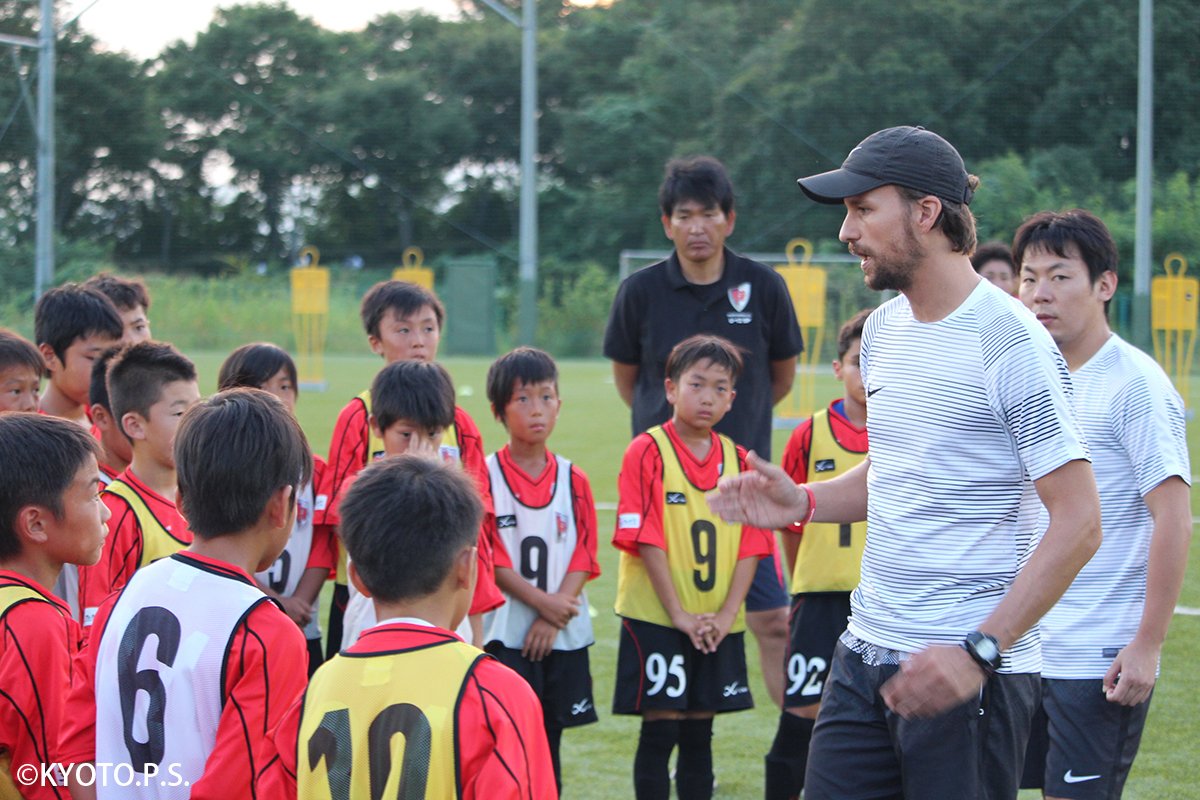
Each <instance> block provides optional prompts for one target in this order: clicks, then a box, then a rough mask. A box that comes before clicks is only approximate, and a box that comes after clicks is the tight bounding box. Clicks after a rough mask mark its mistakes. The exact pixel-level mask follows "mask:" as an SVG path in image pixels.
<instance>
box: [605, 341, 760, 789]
mask: <svg viewBox="0 0 1200 800" xmlns="http://www.w3.org/2000/svg"><path fill="white" fill-rule="evenodd" d="M741 368H742V356H741V353H740V352H739V351H738V349H737V348H736V347H735V346H734V345H733V344H731V343H730V342H729V341H727V340H725V339H722V338H721V337H719V336H710V335H704V334H700V335H696V336H692V337H690V338H688V339H685V340H683V341H682V342H680V343H679V344H678V345H676V346H675V348H674V349H673V350H672V351H671V354H670V355H669V356H668V358H667V368H666V373H667V377H666V380H665V381H664V388H665V389H666V395H667V402H669V403H670V404H671V406H672V407H673V409H674V414H673V416H672V418H671V420H670V421H668V422H667V423H666V424H664V425H661V426H656V427H654V428H651V429H650V430H648V431H646V432H645V433H642V434H639V435H638V436H637V437H635V438H634V440H633V443H632V444H630V446H629V449H628V450H626V451H625V459H624V461H623V463H622V465H621V475H620V479H619V486H620V499H619V501H618V506H617V529H616V533H615V535H614V536H613V544H614V545H615V546H616V547H617V548H618V549H620V551H621V563H620V572H619V575H618V579H617V604H616V611H617V614H619V615H620V616H621V617H622V621H621V639H620V652H619V654H618V658H617V683H616V692H615V695H614V699H613V712H614V713H616V714H640V715H641V716H642V729H641V736H640V738H639V741H638V750H637V756H636V758H635V760H634V765H633V776H634V790H635V794H636V796H637V797H638V799H639V800H665V799H666V798H667V797H668V796H669V795H670V791H671V783H670V779H669V777H668V774H667V762H668V759H669V758H670V755H671V751H672V750H674V749H675V747H676V745H678V747H679V758H678V760H677V761H676V790H677V792H678V796H679V797H680V798H681V800H693V798H710V797H712V792H713V764H712V720H713V715H714V714H716V713H722V712H726V711H740V710H743V709H747V708H751V707H752V706H753V700H752V699H751V697H750V687H749V686H748V684H747V678H746V654H745V650H744V648H743V644H742V634H743V630H744V627H745V623H744V610H743V605H744V601H745V597H746V592H747V591H748V590H749V588H750V582H751V580H752V579H753V577H754V571H755V569H756V567H757V566H758V561H759V559H760V558H762V557H764V556H767V555H769V554H770V553H772V552H773V551H774V541H773V535H772V533H771V532H769V531H765V530H761V529H758V528H752V527H749V526H743V525H740V524H731V523H726V522H723V521H722V520H721V519H720V518H719V517H717V516H716V515H715V514H713V513H712V512H711V511H710V510H709V508H708V506H707V504H706V502H705V492H708V491H710V490H712V489H715V488H716V486H717V482H718V480H720V479H721V478H728V477H731V476H733V475H736V474H738V473H740V472H741V471H742V470H744V469H745V468H746V466H745V459H746V453H745V451H744V450H743V449H742V448H740V447H738V446H737V445H736V444H734V443H733V441H731V440H730V439H729V438H727V437H725V436H722V435H720V434H717V433H716V432H715V431H713V426H714V425H716V424H717V422H719V421H720V419H721V417H723V416H725V413H726V412H727V411H729V407H730V406H731V405H732V404H733V399H734V395H735V392H734V384H735V383H736V381H737V378H738V375H739V374H740V373H741Z"/></svg>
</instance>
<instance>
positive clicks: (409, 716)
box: [261, 455, 558, 800]
mask: <svg viewBox="0 0 1200 800" xmlns="http://www.w3.org/2000/svg"><path fill="white" fill-rule="evenodd" d="M482 518H483V508H482V503H481V502H480V499H479V492H478V489H477V487H476V486H475V485H474V482H473V481H472V480H471V479H470V478H469V477H468V476H466V475H464V474H463V472H462V470H460V469H458V468H456V467H454V466H453V465H448V464H439V463H435V462H433V461H431V460H430V459H428V458H424V457H421V456H415V455H402V456H397V457H395V458H388V459H384V460H383V461H380V462H378V463H375V464H372V465H371V466H369V467H367V468H366V469H365V470H363V471H362V473H361V474H360V475H359V476H358V477H357V478H356V479H355V481H354V484H353V486H351V487H350V490H349V492H347V494H346V497H345V498H344V499H343V501H342V539H343V541H344V542H345V544H346V549H347V550H348V551H349V553H350V556H351V561H350V579H351V580H352V581H354V585H355V586H356V587H357V588H358V589H359V591H361V592H363V593H364V594H366V595H369V596H371V597H372V598H373V599H374V603H375V610H376V616H377V617H378V618H379V619H380V620H381V621H380V622H379V624H378V625H376V626H374V627H372V628H370V629H368V630H367V631H365V632H364V633H363V634H362V636H361V637H359V639H358V641H357V642H356V643H355V644H354V646H353V647H351V648H349V649H348V650H346V651H345V652H344V653H342V654H340V655H337V656H334V657H333V658H332V659H331V660H329V661H327V662H325V664H323V665H322V666H321V668H320V669H318V670H317V673H316V675H314V676H313V679H312V683H311V684H310V685H309V688H308V691H307V692H305V694H304V698H303V699H302V700H301V701H300V702H298V703H296V704H295V706H293V707H292V708H291V709H290V710H289V711H288V713H287V714H286V715H285V717H284V720H283V722H282V723H281V724H280V725H279V727H278V728H277V729H276V731H275V732H274V734H273V735H272V739H273V741H274V744H275V749H276V752H277V753H278V760H277V761H275V762H274V763H273V764H271V765H270V766H269V768H268V770H267V772H266V774H265V775H264V780H263V782H262V785H261V790H262V793H263V796H268V797H271V798H293V797H301V798H309V797H329V796H330V795H331V794H332V793H333V792H334V787H340V790H341V794H335V795H334V796H342V797H371V796H387V797H397V796H401V795H402V796H406V797H439V798H441V797H459V798H463V800H476V798H478V800H484V798H486V800H493V799H497V800H508V798H513V799H514V800H515V799H516V798H521V799H522V800H544V799H545V798H555V797H557V796H558V792H557V791H556V790H555V786H554V772H553V769H552V768H551V765H550V754H549V752H548V750H547V747H546V737H545V733H544V731H543V729H542V719H541V717H542V714H541V709H540V707H539V705H538V701H537V698H536V697H535V696H534V694H533V690H531V689H530V688H529V685H528V684H527V683H526V682H525V681H524V680H523V679H522V678H521V677H520V676H519V675H517V674H516V673H514V672H513V671H512V670H510V669H508V668H507V667H505V666H503V665H502V664H500V663H498V662H497V661H495V660H494V659H492V658H491V657H489V656H487V655H485V654H483V653H481V652H479V650H477V649H475V648H474V647H471V646H470V645H468V644H466V643H465V642H463V641H462V639H460V638H459V637H458V636H456V635H455V634H454V633H452V631H453V629H454V628H455V627H457V626H458V625H459V624H460V623H461V621H462V619H463V618H464V616H465V615H466V613H467V608H468V606H469V605H470V603H471V596H472V590H473V583H474V580H475V573H476V570H477V568H478V556H477V555H476V553H475V542H476V540H477V538H478V531H479V525H480V523H481V520H482ZM397 734H401V735H403V737H404V740H405V747H404V757H403V759H393V758H392V757H391V751H390V749H389V747H388V746H387V745H383V746H381V745H380V742H390V741H392V740H393V738H394V737H396V735H397ZM398 793H399V794H398Z"/></svg>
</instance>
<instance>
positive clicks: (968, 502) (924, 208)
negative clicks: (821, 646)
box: [710, 127, 1100, 800]
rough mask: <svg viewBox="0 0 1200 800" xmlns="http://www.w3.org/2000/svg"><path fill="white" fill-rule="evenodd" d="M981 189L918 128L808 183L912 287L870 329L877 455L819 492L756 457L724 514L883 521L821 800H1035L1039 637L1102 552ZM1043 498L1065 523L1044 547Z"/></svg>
mask: <svg viewBox="0 0 1200 800" xmlns="http://www.w3.org/2000/svg"><path fill="white" fill-rule="evenodd" d="M977 185H978V179H977V178H975V177H974V176H971V175H968V173H967V171H966V169H965V167H964V166H963V161H962V157H961V156H959V154H958V151H956V150H955V149H954V147H953V146H951V145H950V143H949V142H947V141H946V140H945V139H943V138H942V137H940V136H938V135H937V134H934V133H932V132H930V131H927V130H924V129H923V128H913V127H898V128H888V129H886V130H883V131H879V132H877V133H875V134H872V135H871V136H869V137H867V138H866V139H865V140H863V142H862V143H861V144H859V146H858V147H855V148H854V149H853V150H852V151H851V152H850V155H849V156H847V157H846V160H845V161H844V162H843V164H842V166H841V168H840V169H837V170H833V171H831V172H828V173H824V174H822V175H816V176H813V177H810V178H802V179H801V180H800V186H801V188H802V189H803V190H804V191H805V193H806V194H808V196H809V197H811V198H813V199H815V200H817V201H819V202H826V203H844V204H845V207H846V217H845V221H844V222H843V223H842V229H841V232H840V234H839V236H840V238H841V239H842V240H843V241H845V242H847V243H848V245H849V248H850V252H852V253H854V254H855V255H857V256H859V257H860V258H861V259H862V265H861V266H862V270H863V273H864V274H865V277H866V282H867V285H868V286H869V287H871V288H873V289H893V290H896V291H898V292H899V293H900V294H899V296H898V297H896V298H894V299H892V300H890V301H888V302H886V303H884V304H883V305H882V306H880V307H879V308H878V309H877V310H876V311H874V312H873V313H872V314H871V316H870V318H869V319H868V320H867V324H866V327H865V328H864V329H863V338H862V352H861V357H860V367H861V371H862V376H863V383H864V386H865V387H866V390H867V392H866V395H867V429H868V433H869V436H870V440H871V450H870V455H869V456H868V457H867V459H866V461H864V462H863V463H862V464H860V465H859V466H858V467H856V468H855V469H853V470H851V471H850V472H848V473H846V474H845V475H841V476H839V477H837V478H834V479H833V480H829V481H819V482H817V483H811V484H804V485H803V486H799V487H798V486H797V485H796V484H795V483H794V482H792V481H791V479H790V478H789V477H788V475H787V474H786V473H785V472H784V471H783V470H781V469H779V468H777V467H773V466H771V465H769V464H765V463H764V462H762V461H761V460H760V459H757V458H755V459H752V460H751V466H753V467H754V468H755V472H752V473H747V474H742V475H740V476H738V477H737V478H734V479H727V480H726V481H723V482H722V487H721V491H720V493H719V494H718V495H715V496H713V497H711V498H710V503H711V504H712V506H713V508H714V509H715V510H716V511H718V512H719V513H720V514H721V515H722V516H723V517H725V518H727V519H736V520H743V521H748V522H750V523H751V524H755V525H766V526H770V527H780V526H783V525H787V524H791V523H792V522H794V521H798V520H803V521H805V522H807V521H811V520H813V519H815V520H816V521H818V522H837V523H843V522H856V521H858V520H862V519H866V520H867V524H868V528H869V530H870V535H869V536H868V537H867V546H866V549H865V551H864V553H863V561H862V579H861V582H860V583H859V586H858V588H857V589H855V591H854V592H853V594H852V595H851V598H850V600H851V609H852V611H851V617H850V621H849V625H848V628H847V631H846V633H845V634H843V635H842V637H841V641H840V642H839V644H838V647H837V650H836V651H835V655H834V664H833V667H832V669H831V672H830V676H829V680H828V681H827V683H826V685H825V693H824V695H823V696H822V700H821V712H820V714H819V716H818V718H817V724H816V727H815V729H814V730H813V739H812V746H811V747H810V749H809V762H808V772H807V775H806V777H805V789H804V791H805V796H806V798H807V799H808V800H818V798H844V797H867V796H871V797H885V796H888V797H892V796H897V795H899V794H901V793H903V795H904V796H906V797H954V798H972V797H988V798H1015V797H1016V794H1017V784H1018V783H1019V780H1020V775H1021V767H1022V764H1023V761H1024V747H1025V740H1026V738H1027V736H1028V731H1029V725H1030V721H1031V719H1032V717H1033V712H1034V709H1035V707H1036V704H1037V694H1038V689H1039V678H1038V674H1037V673H1038V670H1039V669H1040V667H1041V658H1040V650H1039V647H1038V641H1037V629H1036V623H1037V621H1038V619H1039V618H1040V617H1041V616H1042V615H1043V614H1044V613H1045V612H1046V611H1047V610H1049V608H1050V607H1051V606H1052V605H1053V604H1054V602H1055V601H1056V600H1057V599H1058V597H1059V596H1060V595H1061V594H1062V593H1063V591H1065V590H1066V588H1067V586H1068V585H1069V584H1070V582H1071V579H1072V578H1073V577H1074V576H1075V574H1076V573H1077V572H1078V571H1079V569H1080V567H1082V566H1083V564H1084V563H1086V562H1087V560H1088V558H1090V557H1091V555H1092V553H1093V552H1095V550H1096V547H1097V546H1098V545H1099V537H1100V508H1099V505H1100V504H1099V499H1098V497H1097V496H1096V488H1095V481H1094V478H1093V476H1092V471H1091V467H1090V465H1089V464H1088V462H1087V451H1086V449H1085V446H1084V443H1083V439H1082V435H1081V434H1080V432H1079V428H1078V425H1077V424H1076V422H1075V421H1074V419H1073V417H1072V415H1071V409H1070V405H1069V402H1068V399H1067V393H1068V392H1069V387H1070V382H1069V375H1068V374H1067V369H1066V364H1065V363H1064V362H1063V361H1062V357H1061V355H1059V353H1058V350H1057V349H1056V348H1055V346H1054V342H1053V341H1052V340H1051V339H1050V337H1049V335H1048V334H1046V332H1045V330H1044V329H1042V327H1041V326H1040V325H1038V324H1037V321H1036V320H1035V319H1033V318H1032V317H1031V316H1030V315H1029V314H1028V313H1026V311H1025V310H1024V309H1022V308H1021V307H1020V303H1018V301H1017V300H1015V299H1014V298H1012V297H1011V296H1009V295H1006V294H1004V293H1003V292H1002V291H1000V290H999V289H997V288H996V287H995V286H993V285H992V284H990V283H988V282H987V281H985V280H983V279H982V278H980V276H979V275H978V274H976V273H975V270H974V269H973V268H972V267H971V262H970V259H969V258H968V255H969V254H970V252H971V251H972V250H973V249H974V246H975V220H974V217H973V216H972V215H971V212H970V209H969V208H968V203H969V202H970V200H971V197H972V195H973V193H974V190H975V187H976V186H977ZM948 366H949V368H948ZM760 470H761V471H760ZM1035 491H1036V494H1035ZM1038 497H1040V498H1041V499H1042V501H1043V502H1044V503H1045V505H1046V507H1047V508H1048V509H1049V512H1050V521H1049V525H1048V527H1047V528H1046V530H1045V533H1044V535H1043V536H1042V540H1041V543H1040V544H1036V534H1037V531H1038V528H1037V515H1038V504H1037V502H1036V501H1037V498H1038ZM1035 544H1036V549H1035ZM981 690H982V691H981Z"/></svg>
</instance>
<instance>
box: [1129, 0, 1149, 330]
mask: <svg viewBox="0 0 1200 800" xmlns="http://www.w3.org/2000/svg"><path fill="white" fill-rule="evenodd" d="M1153 201H1154V0H1140V1H1139V4H1138V101H1137V200H1136V206H1135V208H1136V211H1135V217H1134V230H1135V234H1134V245H1133V343H1134V344H1136V345H1137V346H1138V347H1140V348H1142V349H1143V350H1146V351H1149V350H1150V349H1151V347H1152V344H1153V342H1152V339H1151V334H1150V272H1151V265H1150V258H1151V252H1150V245H1151V238H1152V237H1153V222H1154V218H1153Z"/></svg>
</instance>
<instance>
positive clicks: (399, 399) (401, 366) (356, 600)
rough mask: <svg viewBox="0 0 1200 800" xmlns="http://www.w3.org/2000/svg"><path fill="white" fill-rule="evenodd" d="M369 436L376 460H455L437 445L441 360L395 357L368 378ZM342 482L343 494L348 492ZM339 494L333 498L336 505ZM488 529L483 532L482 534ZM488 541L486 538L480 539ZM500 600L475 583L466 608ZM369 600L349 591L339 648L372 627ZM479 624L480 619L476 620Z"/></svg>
mask: <svg viewBox="0 0 1200 800" xmlns="http://www.w3.org/2000/svg"><path fill="white" fill-rule="evenodd" d="M370 397H371V440H372V441H373V442H376V443H377V444H376V445H374V446H378V447H379V448H380V449H381V450H382V452H381V453H380V455H379V457H380V458H385V457H386V458H391V457H393V456H399V455H404V454H405V453H414V454H417V455H422V456H426V457H428V458H430V459H434V460H440V461H447V460H449V461H453V462H455V463H459V462H458V460H457V459H456V458H454V456H453V455H448V454H447V453H446V452H445V451H444V450H442V449H441V446H442V442H443V441H444V438H443V437H444V434H445V431H446V429H447V428H450V427H451V426H453V425H454V414H455V405H454V382H453V381H452V380H451V379H450V373H448V372H446V369H445V367H443V366H442V365H441V364H432V363H429V362H425V361H396V362H394V363H392V364H388V365H387V366H386V367H384V368H383V369H381V370H379V374H378V375H376V376H375V380H374V381H372V382H371V393H370ZM348 488H349V487H348V486H347V485H343V487H342V494H343V495H344V494H345V492H346V491H347V490H348ZM340 499H341V498H340V497H338V498H334V504H336V503H337V502H338V501H339V500H340ZM488 533H489V532H488V531H486V530H485V535H487V534H488ZM485 541H486V542H488V543H489V544H490V542H491V539H490V538H487V539H485ZM494 570H495V566H494V565H493V563H492V550H491V547H486V548H485V547H482V546H481V547H480V548H479V574H480V575H483V574H492V573H493V572H494ZM503 602H504V596H503V595H502V594H500V590H499V589H497V588H496V585H495V583H494V582H490V581H487V582H485V581H477V582H476V584H475V595H474V598H473V599H472V601H471V609H472V610H473V611H474V610H476V609H482V610H491V609H493V608H495V607H496V606H499V605H500V604H501V603H503ZM375 622H376V618H375V610H374V607H373V605H372V604H371V599H370V598H369V597H366V596H364V595H362V594H359V593H358V592H356V591H354V590H353V589H351V591H350V593H349V598H348V600H347V602H346V610H345V617H344V619H343V626H342V640H341V646H342V647H343V648H346V647H350V646H351V645H353V644H354V643H355V642H356V641H357V640H358V636H359V634H361V633H362V632H363V631H364V630H366V629H367V628H369V627H371V626H372V625H374V624H375ZM479 622H482V620H479ZM456 633H458V634H459V635H460V636H462V637H463V638H464V639H466V640H467V641H469V642H470V643H471V644H474V645H475V646H476V647H478V646H480V645H482V644H483V633H482V629H481V627H480V629H479V630H477V629H476V626H475V625H472V624H470V622H469V621H466V620H465V621H464V622H463V627H462V628H461V629H460V630H458V631H456Z"/></svg>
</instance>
